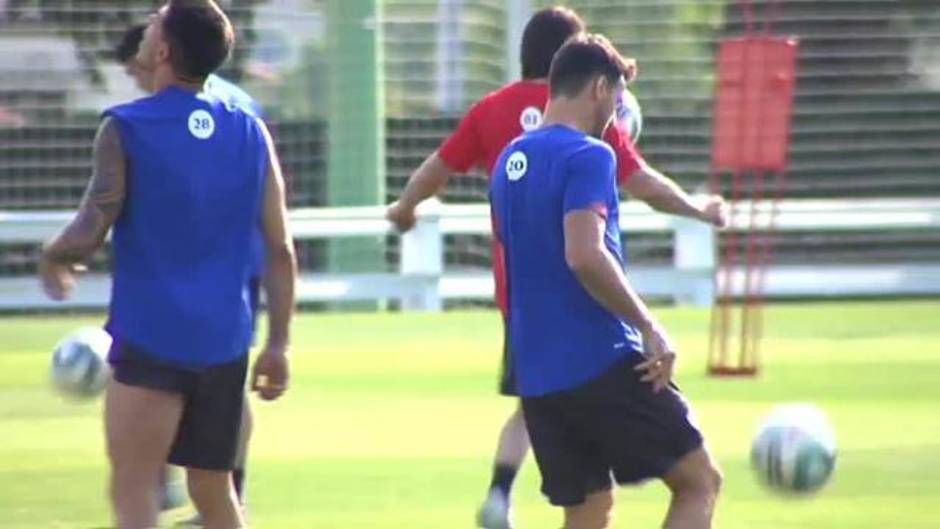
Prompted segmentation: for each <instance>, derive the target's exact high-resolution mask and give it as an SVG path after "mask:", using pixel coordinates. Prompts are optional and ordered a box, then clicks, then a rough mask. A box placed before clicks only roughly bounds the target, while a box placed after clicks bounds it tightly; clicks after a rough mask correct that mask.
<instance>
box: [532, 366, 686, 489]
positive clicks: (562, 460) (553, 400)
mask: <svg viewBox="0 0 940 529" xmlns="http://www.w3.org/2000/svg"><path fill="white" fill-rule="evenodd" d="M640 360H641V359H640V358H638V357H630V358H629V359H626V360H622V361H620V362H617V363H616V364H614V365H613V366H612V367H610V368H609V369H608V370H607V371H605V372H604V373H603V374H602V375H601V376H599V377H597V378H595V379H593V380H591V381H590V382H588V383H586V384H583V385H581V386H578V387H576V388H574V389H571V390H566V391H562V392H558V393H552V394H549V395H546V396H542V397H523V399H522V410H523V412H524V414H525V421H526V426H527V427H528V430H529V437H530V438H531V440H532V449H533V452H534V453H535V458H536V461H537V462H538V465H539V470H540V471H541V474H542V493H543V494H545V495H546V496H547V497H548V499H549V501H550V502H551V503H552V504H553V505H560V506H573V505H579V504H581V503H583V502H584V499H585V496H586V495H588V494H590V493H592V492H598V491H602V490H608V489H610V488H611V486H612V484H613V481H616V482H617V483H620V484H630V483H636V482H639V481H643V480H646V479H650V478H656V477H662V476H663V475H665V474H666V472H667V471H668V470H669V469H670V468H671V467H672V466H673V464H675V463H676V461H678V460H679V459H680V458H682V457H683V456H684V455H686V454H688V453H689V452H692V451H694V450H696V449H698V448H700V447H701V446H702V434H701V433H700V432H699V430H698V428H697V427H696V426H695V424H694V423H693V421H692V420H691V419H690V417H689V407H688V405H687V403H686V401H685V399H684V398H683V397H682V394H681V393H679V390H678V388H676V387H675V386H672V387H669V388H667V389H664V390H662V391H660V392H658V393H653V390H652V385H651V384H649V383H648V382H641V381H640V374H639V373H637V372H635V371H634V370H633V368H634V366H635V365H636V364H637V363H639V362H640Z"/></svg>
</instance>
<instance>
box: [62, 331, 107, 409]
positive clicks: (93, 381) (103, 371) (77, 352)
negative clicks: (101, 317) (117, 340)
mask: <svg viewBox="0 0 940 529" xmlns="http://www.w3.org/2000/svg"><path fill="white" fill-rule="evenodd" d="M110 348H111V335H110V334H108V333H107V332H106V331H105V330H103V329H100V328H97V327H84V328H81V329H78V330H76V331H74V332H72V333H70V334H69V335H68V336H66V337H65V338H63V339H62V341H60V342H59V343H58V344H57V345H56V346H55V351H54V352H53V353H52V366H51V367H50V370H49V375H50V379H51V380H52V386H53V387H54V388H55V389H56V390H57V391H59V393H61V394H63V395H65V396H68V397H73V398H90V397H94V396H95V395H98V394H99V393H101V392H102V391H103V390H104V386H105V383H106V382H107V381H108V376H109V374H110V368H109V367H108V362H107V360H106V357H107V354H108V349H110Z"/></svg>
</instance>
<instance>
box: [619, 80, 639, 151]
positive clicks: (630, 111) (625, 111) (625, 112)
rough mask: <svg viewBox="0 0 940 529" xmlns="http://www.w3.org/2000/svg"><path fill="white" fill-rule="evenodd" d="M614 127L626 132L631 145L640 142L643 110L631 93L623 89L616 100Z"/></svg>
mask: <svg viewBox="0 0 940 529" xmlns="http://www.w3.org/2000/svg"><path fill="white" fill-rule="evenodd" d="M614 114H615V115H614V119H615V121H616V125H617V126H618V127H619V128H620V130H623V131H624V132H626V133H627V134H628V135H629V136H630V139H631V140H633V143H636V142H638V141H640V134H641V133H642V132H643V108H642V107H640V101H639V100H637V98H636V96H635V95H633V92H631V91H630V90H628V89H626V88H624V89H623V92H621V94H620V97H618V98H617V107H616V111H615V113H614Z"/></svg>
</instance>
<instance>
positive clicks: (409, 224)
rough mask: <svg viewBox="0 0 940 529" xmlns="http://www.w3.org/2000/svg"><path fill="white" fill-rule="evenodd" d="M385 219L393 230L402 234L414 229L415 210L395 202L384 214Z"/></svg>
mask: <svg viewBox="0 0 940 529" xmlns="http://www.w3.org/2000/svg"><path fill="white" fill-rule="evenodd" d="M385 218H386V219H388V221H389V222H391V223H392V224H394V225H395V228H396V229H397V230H398V231H400V232H402V233H404V232H406V231H408V230H410V229H411V228H414V225H415V222H416V221H417V218H416V217H415V208H413V207H408V206H406V205H404V204H402V203H401V202H395V203H393V204H392V205H391V206H389V207H388V209H387V210H386V212H385Z"/></svg>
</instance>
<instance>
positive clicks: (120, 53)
mask: <svg viewBox="0 0 940 529" xmlns="http://www.w3.org/2000/svg"><path fill="white" fill-rule="evenodd" d="M146 29H147V24H134V25H133V26H131V27H129V28H127V31H125V32H124V34H123V35H121V40H120V41H118V44H117V46H115V47H114V59H115V60H117V62H119V63H122V64H123V63H126V62H128V61H130V60H131V59H133V58H134V57H135V56H136V55H137V50H138V49H139V48H140V41H142V40H144V31H146Z"/></svg>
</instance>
